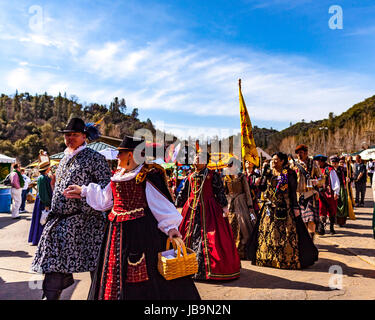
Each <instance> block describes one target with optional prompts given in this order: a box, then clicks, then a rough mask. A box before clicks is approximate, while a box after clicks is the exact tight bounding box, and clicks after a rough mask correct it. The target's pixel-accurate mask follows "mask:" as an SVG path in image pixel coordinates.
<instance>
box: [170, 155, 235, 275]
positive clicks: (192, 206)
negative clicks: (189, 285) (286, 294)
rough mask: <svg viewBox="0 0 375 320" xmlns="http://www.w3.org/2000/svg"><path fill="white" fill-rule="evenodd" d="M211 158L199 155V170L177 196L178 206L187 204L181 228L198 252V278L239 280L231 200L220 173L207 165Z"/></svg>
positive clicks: (191, 176) (187, 242) (188, 241)
mask: <svg viewBox="0 0 375 320" xmlns="http://www.w3.org/2000/svg"><path fill="white" fill-rule="evenodd" d="M204 157H207V159H203V158H204ZM208 157H209V155H208V154H206V153H200V154H198V155H197V156H196V157H195V160H194V166H195V172H193V173H191V174H189V176H188V177H187V179H186V182H185V184H184V186H183V188H182V190H181V191H180V193H179V195H178V197H177V199H176V206H177V207H181V206H182V205H183V209H182V216H183V220H182V223H181V225H180V228H179V231H180V233H181V235H182V239H183V240H184V242H185V245H186V246H187V247H189V248H191V249H193V250H194V251H195V252H196V254H197V258H198V272H197V273H196V274H195V276H194V279H197V280H229V279H236V278H238V277H239V276H240V268H241V262H240V258H239V256H238V253H237V249H236V246H235V243H234V239H233V234H232V230H231V226H230V224H229V221H228V218H227V214H228V208H227V205H228V201H227V198H226V196H225V190H224V186H223V182H222V180H221V177H220V175H219V174H218V173H217V172H214V171H212V170H209V169H208V168H207V166H206V164H205V162H208V161H205V160H208Z"/></svg>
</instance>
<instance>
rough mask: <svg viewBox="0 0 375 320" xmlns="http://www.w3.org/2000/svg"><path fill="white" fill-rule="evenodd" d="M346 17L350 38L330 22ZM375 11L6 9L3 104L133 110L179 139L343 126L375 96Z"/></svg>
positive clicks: (298, 7) (35, 4)
mask: <svg viewBox="0 0 375 320" xmlns="http://www.w3.org/2000/svg"><path fill="white" fill-rule="evenodd" d="M332 5H339V6H341V8H342V10H343V29H336V30H332V29H330V28H329V25H328V21H329V19H330V18H331V17H332V14H330V13H329V12H328V10H329V8H330V7H331V6H332ZM374 16H375V3H374V2H373V1H369V0H361V1H338V0H331V1H325V0H321V1H314V0H290V1H287V0H269V1H266V0H238V1H229V0H226V1H224V0H219V1H218V0H216V1H207V0H206V1H204V2H203V1H192V0H189V1H188V0H186V1H178V0H175V1H150V0H144V1H142V2H141V1H134V0H126V1H83V0H81V1H79V0H76V1H64V2H63V3H62V2H60V1H17V3H15V2H10V1H0V45H1V51H0V72H1V74H2V77H1V78H0V88H1V90H0V91H1V92H2V93H6V94H13V93H14V92H15V90H16V89H18V91H19V92H24V91H27V92H29V93H31V94H34V93H44V92H45V91H47V92H48V93H49V94H53V95H57V94H58V93H59V92H62V93H64V92H66V93H67V95H68V96H70V95H76V96H77V97H78V98H79V101H80V102H86V103H91V102H99V103H104V104H109V103H110V102H111V101H112V99H113V97H115V96H117V97H119V98H125V100H126V102H127V105H128V107H129V109H132V108H134V107H137V108H138V109H139V115H140V118H141V119H142V120H145V119H147V118H150V119H151V120H152V121H153V122H154V123H155V124H156V126H157V127H158V128H160V129H164V130H166V131H168V132H173V133H175V134H177V135H178V136H180V137H186V136H187V135H191V136H194V135H201V134H203V135H216V134H217V135H219V136H221V135H224V136H225V135H227V134H232V133H236V132H238V131H239V103H238V79H239V78H241V79H242V91H243V95H244V98H245V101H246V104H247V107H248V111H249V114H250V118H251V120H252V124H253V125H257V126H258V127H267V128H270V127H273V128H276V129H279V130H280V129H283V128H285V127H287V126H289V123H290V122H292V123H295V122H298V121H301V120H302V119H305V121H310V120H318V119H323V118H327V117H328V113H329V112H334V113H335V114H340V113H341V112H343V111H345V110H347V109H348V108H349V107H351V106H352V105H353V104H355V103H357V102H359V101H362V100H363V99H365V98H367V97H369V96H372V95H373V94H375V90H374V89H375V88H374V86H375V85H374V84H375V76H374V74H375V72H374V71H375V64H374V62H375V61H374V60H375V54H374V53H375V50H374V49H375V41H374V40H375V19H374V18H373V17H374Z"/></svg>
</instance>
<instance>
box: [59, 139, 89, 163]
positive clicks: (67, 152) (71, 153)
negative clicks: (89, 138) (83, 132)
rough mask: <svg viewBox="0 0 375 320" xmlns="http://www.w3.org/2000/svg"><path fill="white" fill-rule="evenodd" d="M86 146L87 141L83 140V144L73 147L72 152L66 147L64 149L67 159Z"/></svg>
mask: <svg viewBox="0 0 375 320" xmlns="http://www.w3.org/2000/svg"><path fill="white" fill-rule="evenodd" d="M86 147H87V143H86V142H85V143H84V144H83V145H81V146H80V147H78V148H77V149H75V150H74V151H73V152H69V151H68V148H66V149H65V150H64V154H65V157H67V158H68V159H70V158H73V157H74V156H75V155H76V154H77V153H79V152H81V151H82V150H83V149H85V148H86Z"/></svg>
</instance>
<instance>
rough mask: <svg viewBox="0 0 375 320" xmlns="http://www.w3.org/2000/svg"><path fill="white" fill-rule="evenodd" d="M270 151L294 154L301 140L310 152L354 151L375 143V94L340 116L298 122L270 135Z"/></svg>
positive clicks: (332, 115)
mask: <svg viewBox="0 0 375 320" xmlns="http://www.w3.org/2000/svg"><path fill="white" fill-rule="evenodd" d="M268 139H269V141H268V147H267V148H266V150H267V151H268V152H271V153H272V152H274V151H277V150H280V151H283V152H285V153H291V154H294V150H295V147H296V146H297V145H299V144H301V143H304V144H306V145H308V146H309V150H310V154H318V153H323V154H327V155H333V154H341V153H353V152H356V151H359V150H362V149H365V148H367V147H368V146H370V145H374V144H375V96H372V97H370V98H367V99H366V100H364V101H362V102H360V103H357V104H355V105H354V106H352V107H351V108H350V109H348V110H347V111H346V112H344V113H342V114H341V115H339V116H335V115H334V114H333V113H330V114H329V117H328V119H324V120H320V121H315V122H310V123H303V122H300V123H297V124H295V125H293V126H291V127H289V128H287V129H284V130H282V131H280V132H276V133H275V134H273V135H271V136H269V137H268Z"/></svg>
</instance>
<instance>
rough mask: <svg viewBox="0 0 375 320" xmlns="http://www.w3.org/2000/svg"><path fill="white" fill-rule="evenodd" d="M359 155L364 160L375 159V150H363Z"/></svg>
mask: <svg viewBox="0 0 375 320" xmlns="http://www.w3.org/2000/svg"><path fill="white" fill-rule="evenodd" d="M359 155H360V156H361V158H362V159H363V160H370V159H375V148H372V149H366V150H363V151H362V152H361V153H360V154H359Z"/></svg>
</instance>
